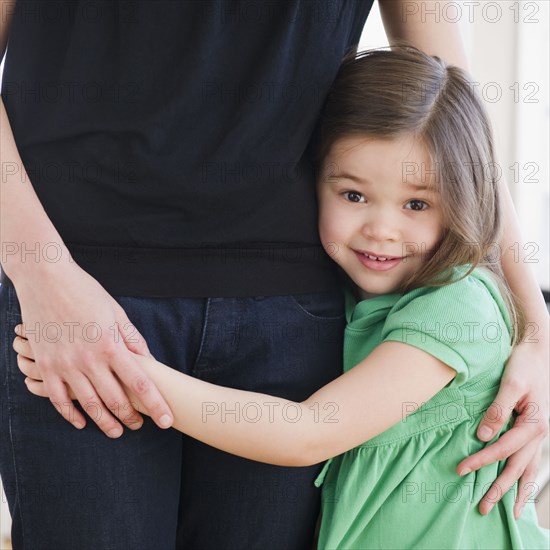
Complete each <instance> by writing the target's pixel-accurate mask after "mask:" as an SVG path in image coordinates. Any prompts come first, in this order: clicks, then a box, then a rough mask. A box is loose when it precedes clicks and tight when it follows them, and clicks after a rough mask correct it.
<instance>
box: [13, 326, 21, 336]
mask: <svg viewBox="0 0 550 550" xmlns="http://www.w3.org/2000/svg"><path fill="white" fill-rule="evenodd" d="M13 330H14V332H15V334H17V335H19V334H21V327H20V326H19V325H15V328H14V329H13Z"/></svg>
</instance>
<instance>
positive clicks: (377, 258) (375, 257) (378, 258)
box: [365, 254, 388, 262]
mask: <svg viewBox="0 0 550 550" xmlns="http://www.w3.org/2000/svg"><path fill="white" fill-rule="evenodd" d="M365 256H366V257H367V258H368V259H369V260H378V261H380V262H385V261H386V260H387V259H388V258H382V257H381V256H380V257H378V256H371V255H370V254H365Z"/></svg>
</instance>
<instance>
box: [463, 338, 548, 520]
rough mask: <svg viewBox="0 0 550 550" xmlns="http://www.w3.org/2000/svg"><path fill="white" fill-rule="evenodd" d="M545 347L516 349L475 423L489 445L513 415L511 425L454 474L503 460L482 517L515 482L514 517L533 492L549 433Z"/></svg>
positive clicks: (484, 502) (528, 345)
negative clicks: (516, 484)
mask: <svg viewBox="0 0 550 550" xmlns="http://www.w3.org/2000/svg"><path fill="white" fill-rule="evenodd" d="M549 363H550V361H549V357H548V346H547V345H546V344H545V342H539V343H538V344H537V348H535V344H534V343H531V342H528V341H527V342H523V343H521V344H519V345H518V346H516V348H515V349H514V352H513V353H512V355H511V356H510V359H509V361H508V364H507V365H506V369H505V372H504V376H503V378H502V382H501V385H500V390H499V392H498V395H497V396H496V398H495V400H494V401H493V403H492V405H491V406H490V407H489V409H488V410H487V411H486V413H485V416H484V417H483V419H482V421H481V422H480V424H479V427H478V430H477V435H478V437H479V439H481V440H482V441H490V440H491V439H492V438H493V437H494V435H495V434H496V433H498V432H499V431H500V430H501V429H502V427H503V426H504V424H505V423H506V422H507V421H508V419H509V418H510V416H511V414H512V411H514V410H515V411H516V413H517V414H518V416H517V418H516V421H515V423H514V427H513V428H512V429H511V430H509V431H508V432H506V433H505V434H504V435H502V436H501V437H500V438H499V439H498V440H497V441H496V442H495V443H493V444H492V445H489V446H488V447H486V448H484V449H482V450H481V451H479V452H477V453H475V454H473V455H471V456H469V457H468V458H466V459H464V460H463V461H462V462H461V463H460V464H459V465H458V466H457V472H458V473H459V474H460V475H465V474H467V473H469V472H471V471H475V470H479V469H480V468H482V467H483V466H486V465H488V464H492V463H493V462H497V461H500V460H505V459H506V458H508V457H509V458H508V462H507V463H506V467H505V468H504V470H503V471H502V473H501V474H500V476H498V477H497V479H496V480H495V482H494V483H493V485H492V486H491V488H490V489H489V491H488V492H487V493H486V495H485V496H484V497H483V499H482V500H481V502H480V506H479V511H480V513H481V514H488V513H489V512H490V511H491V509H492V508H493V506H494V505H495V504H496V503H497V502H498V501H499V500H500V499H501V498H502V496H503V495H504V494H505V493H506V492H507V491H508V490H509V489H510V488H511V487H512V486H513V485H514V483H515V482H516V481H517V480H518V479H519V487H518V494H517V498H516V504H515V506H514V516H515V518H516V519H518V518H519V517H520V515H521V510H522V508H523V506H524V505H525V503H526V502H528V501H529V499H530V498H531V497H532V496H533V493H534V492H537V491H538V489H540V487H536V485H535V479H536V475H537V471H538V467H539V461H540V457H541V449H542V444H543V441H544V439H545V437H546V436H547V434H548V418H549V405H548V387H549V380H548V378H549V376H548V374H549V372H548V371H549V369H548V365H549Z"/></svg>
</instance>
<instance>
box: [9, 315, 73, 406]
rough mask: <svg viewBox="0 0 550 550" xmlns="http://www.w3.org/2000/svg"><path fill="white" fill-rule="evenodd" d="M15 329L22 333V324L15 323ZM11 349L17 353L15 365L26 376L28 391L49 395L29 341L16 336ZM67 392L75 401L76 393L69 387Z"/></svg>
mask: <svg viewBox="0 0 550 550" xmlns="http://www.w3.org/2000/svg"><path fill="white" fill-rule="evenodd" d="M15 331H16V333H17V334H22V331H23V325H17V326H16V327H15ZM13 349H14V350H15V352H16V353H17V366H18V367H19V370H20V371H21V372H22V373H23V374H24V375H25V376H26V378H25V384H26V385H27V388H28V389H29V391H30V392H31V393H34V395H38V397H49V395H48V392H47V391H46V387H45V386H44V380H43V379H42V375H41V374H40V369H39V368H38V366H37V364H36V363H35V361H34V353H33V351H32V348H31V345H30V344H29V341H28V340H27V339H26V338H23V337H21V336H16V337H15V339H14V341H13ZM68 393H69V398H70V399H71V400H72V401H75V400H76V395H75V394H74V392H73V390H72V389H71V388H68Z"/></svg>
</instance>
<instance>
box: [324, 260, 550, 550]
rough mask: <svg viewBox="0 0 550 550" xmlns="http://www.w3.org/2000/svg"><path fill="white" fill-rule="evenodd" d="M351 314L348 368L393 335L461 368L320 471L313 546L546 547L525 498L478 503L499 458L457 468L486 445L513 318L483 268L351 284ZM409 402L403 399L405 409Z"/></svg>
mask: <svg viewBox="0 0 550 550" xmlns="http://www.w3.org/2000/svg"><path fill="white" fill-rule="evenodd" d="M463 273H464V272H463V271H461V270H457V275H461V274H463ZM457 278H458V277H457ZM346 315H347V321H348V326H347V328H346V332H345V340H344V371H347V370H349V369H351V368H353V367H354V366H355V365H357V364H358V363H359V362H361V361H362V360H363V359H364V358H365V357H366V356H367V355H368V354H369V353H370V352H371V351H372V350H373V349H374V348H375V347H377V346H378V345H380V344H381V343H382V342H387V341H397V342H404V343H407V344H410V345H412V346H415V347H417V348H420V349H422V350H424V351H426V352H427V353H429V354H431V355H433V356H434V357H437V358H438V359H440V360H441V361H443V362H444V363H446V364H447V365H449V366H450V367H452V368H453V369H455V370H456V371H457V375H456V377H455V378H454V379H453V380H452V382H450V383H449V384H448V385H447V386H446V387H445V388H443V389H442V390H441V391H439V392H438V393H437V394H436V395H435V396H434V397H433V398H432V399H430V400H429V401H428V402H427V403H424V404H422V405H421V406H420V407H419V408H418V409H417V410H416V411H415V412H414V413H412V414H410V415H409V416H408V417H406V418H405V419H404V420H402V421H400V422H399V423H398V424H395V425H394V426H392V427H391V428H389V429H388V430H386V431H385V432H383V433H381V434H379V435H377V436H376V437H374V438H372V439H370V440H369V441H367V442H366V443H364V444H362V445H359V446H358V447H356V448H355V449H352V450H350V451H347V452H346V453H343V454H341V455H339V456H337V457H335V458H333V459H331V460H329V461H328V462H327V464H326V465H325V468H324V469H323V471H322V472H321V474H320V475H319V477H318V478H317V480H316V482H315V484H316V485H317V486H320V485H323V493H322V507H323V515H322V522H321V531H320V535H319V548H323V549H324V548H341V549H343V548H345V549H351V548H353V549H359V548H361V549H366V548H388V549H390V548H391V549H392V550H396V549H401V548H403V549H411V548H422V549H428V548H434V549H435V548H437V549H442V548H453V549H454V548H464V549H468V550H471V549H474V548H477V549H481V548H485V549H499V550H503V549H507V548H518V549H519V548H525V549H529V550H533V549H536V548H541V549H542V548H544V549H548V548H549V537H548V531H547V530H544V529H541V528H540V527H538V525H537V519H536V514H535V509H534V505H533V504H532V503H528V504H527V505H526V506H525V508H524V510H523V513H522V516H521V518H520V519H519V520H518V521H516V520H514V517H513V507H514V498H515V495H516V492H515V489H512V490H510V491H509V492H508V493H506V495H505V496H504V498H503V499H502V500H501V501H500V502H499V503H498V504H497V505H496V506H495V507H494V508H493V510H492V511H491V513H490V514H489V515H488V516H482V515H481V514H480V513H479V511H478V505H479V501H480V500H481V498H482V497H483V495H484V494H485V493H486V492H487V490H488V489H489V487H490V486H491V484H492V482H493V481H494V480H495V479H496V477H497V475H498V474H499V473H500V472H501V471H502V469H503V468H504V461H502V462H498V463H495V464H491V465H489V466H486V467H485V468H482V469H481V470H480V471H478V472H472V473H470V474H468V475H466V476H462V477H460V476H458V475H457V474H456V466H457V465H458V463H459V462H460V461H461V460H463V459H464V458H465V457H467V456H468V455H470V454H472V453H474V452H476V451H479V450H480V449H482V448H483V447H484V446H486V445H487V443H483V442H481V441H480V440H479V439H478V438H477V437H476V430H477V426H478V423H479V421H480V420H481V417H482V416H483V413H484V411H485V410H486V409H487V407H488V406H489V405H490V404H491V403H492V401H493V399H494V397H495V396H496V394H497V391H498V387H499V384H500V378H501V376H502V372H503V369H504V365H505V362H506V360H507V358H508V356H509V354H510V351H511V346H510V330H509V327H510V318H509V315H508V312H507V310H506V307H505V304H504V302H503V299H502V296H501V295H500V293H499V290H498V287H497V285H496V283H495V281H494V279H493V277H492V276H491V275H490V274H489V272H488V271H485V270H483V269H476V270H474V271H473V272H472V273H471V274H470V275H468V276H467V277H466V278H464V279H462V280H459V281H456V282H454V283H452V284H450V285H447V286H444V287H438V288H435V287H431V288H420V289H416V290H414V291H412V292H409V293H407V294H405V295H400V294H389V295H384V296H378V297H376V298H372V299H370V300H364V301H362V302H359V303H355V300H354V299H353V298H352V297H351V295H348V296H347V306H346ZM413 406H414V404H412V403H404V404H403V410H404V412H406V411H407V409H409V410H410V409H412V408H413ZM512 422H513V421H512V420H511V421H510V422H509V423H508V425H507V426H506V429H508V428H509V427H511V423H512Z"/></svg>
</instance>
